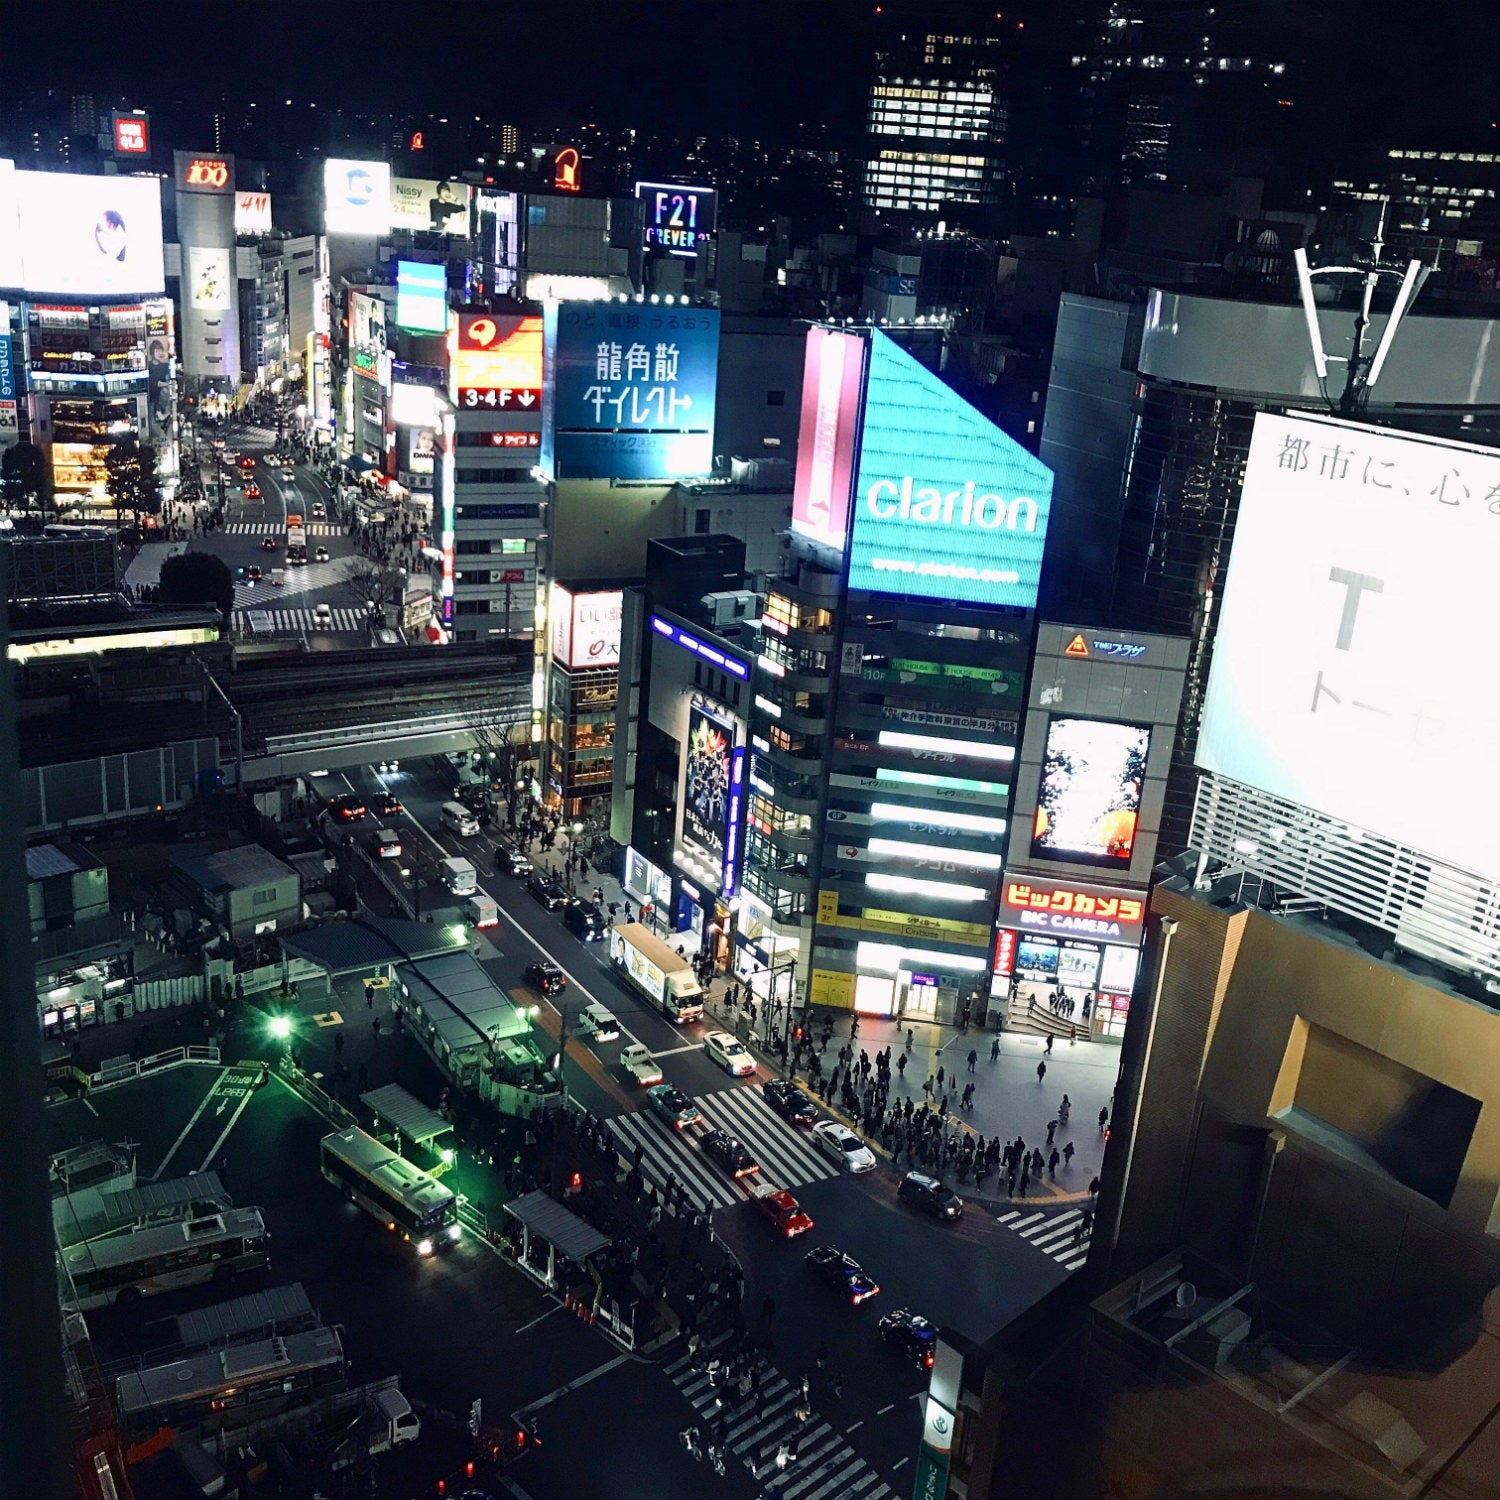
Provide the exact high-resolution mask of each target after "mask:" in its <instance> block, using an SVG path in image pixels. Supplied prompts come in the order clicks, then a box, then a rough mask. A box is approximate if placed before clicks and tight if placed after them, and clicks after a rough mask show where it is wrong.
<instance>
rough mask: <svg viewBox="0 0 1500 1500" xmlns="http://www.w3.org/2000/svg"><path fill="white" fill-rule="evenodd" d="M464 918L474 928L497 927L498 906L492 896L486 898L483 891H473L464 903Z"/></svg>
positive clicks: (498, 923)
mask: <svg viewBox="0 0 1500 1500" xmlns="http://www.w3.org/2000/svg"><path fill="white" fill-rule="evenodd" d="M464 917H465V919H466V920H467V921H469V922H471V923H472V924H473V925H474V926H475V927H498V926H499V925H500V905H499V903H498V902H497V901H496V900H495V898H494V897H493V896H487V895H485V893H484V892H483V891H475V892H474V894H473V895H472V896H470V897H469V899H468V900H467V901H465V902H464Z"/></svg>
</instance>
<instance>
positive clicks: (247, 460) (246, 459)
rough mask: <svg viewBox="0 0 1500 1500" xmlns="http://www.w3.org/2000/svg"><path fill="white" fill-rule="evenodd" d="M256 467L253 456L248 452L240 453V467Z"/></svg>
mask: <svg viewBox="0 0 1500 1500" xmlns="http://www.w3.org/2000/svg"><path fill="white" fill-rule="evenodd" d="M254 467H255V460H254V459H253V458H251V457H250V455H249V454H248V453H242V454H241V455H240V468H242V469H253V468H254Z"/></svg>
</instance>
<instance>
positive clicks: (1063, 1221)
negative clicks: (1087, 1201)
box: [1022, 1209, 1083, 1245]
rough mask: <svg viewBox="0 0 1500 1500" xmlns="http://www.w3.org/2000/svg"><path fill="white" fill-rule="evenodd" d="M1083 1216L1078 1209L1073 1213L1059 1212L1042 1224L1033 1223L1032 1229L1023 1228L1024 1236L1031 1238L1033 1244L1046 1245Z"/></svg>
mask: <svg viewBox="0 0 1500 1500" xmlns="http://www.w3.org/2000/svg"><path fill="white" fill-rule="evenodd" d="M1082 1217H1083V1215H1082V1214H1080V1213H1079V1212H1078V1210H1077V1209H1074V1210H1073V1211H1072V1212H1071V1213H1066V1214H1059V1215H1058V1216H1057V1217H1056V1218H1055V1219H1047V1220H1044V1221H1043V1222H1042V1223H1040V1224H1034V1225H1032V1227H1031V1228H1030V1229H1026V1230H1023V1231H1022V1238H1024V1239H1028V1240H1030V1241H1031V1243H1032V1244H1033V1245H1045V1244H1046V1243H1047V1241H1048V1240H1051V1239H1056V1238H1057V1236H1058V1235H1060V1234H1065V1233H1066V1232H1067V1231H1068V1229H1069V1228H1070V1227H1071V1226H1072V1225H1073V1224H1074V1223H1075V1222H1076V1221H1077V1220H1079V1219H1081V1218H1082Z"/></svg>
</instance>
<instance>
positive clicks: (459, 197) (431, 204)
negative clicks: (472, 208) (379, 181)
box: [391, 177, 469, 236]
mask: <svg viewBox="0 0 1500 1500" xmlns="http://www.w3.org/2000/svg"><path fill="white" fill-rule="evenodd" d="M391 227H392V228H393V229H415V230H418V231H420V232H422V233H425V234H446V235H460V236H461V235H466V234H468V232H469V184H468V183H466V182H450V181H441V180H438V179H436V178H431V177H393V178H392V179H391Z"/></svg>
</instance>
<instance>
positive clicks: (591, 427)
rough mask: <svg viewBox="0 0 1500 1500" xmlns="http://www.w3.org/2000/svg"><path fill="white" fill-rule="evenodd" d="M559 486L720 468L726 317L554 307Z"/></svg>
mask: <svg viewBox="0 0 1500 1500" xmlns="http://www.w3.org/2000/svg"><path fill="white" fill-rule="evenodd" d="M546 330H547V354H548V370H547V375H548V379H547V393H548V398H547V399H548V402H549V406H548V410H547V415H548V417H549V418H550V420H549V421H548V422H547V423H546V428H545V430H546V431H547V432H548V433H549V434H550V440H551V444H552V447H551V448H550V449H549V447H548V441H547V439H546V438H544V440H543V445H542V467H543V470H544V472H547V473H549V474H550V475H551V477H553V478H560V479H615V480H651V479H657V480H670V479H680V478H688V477H692V476H697V475H704V474H708V473H709V472H710V471H711V470H712V468H713V446H714V402H715V399H716V397H717V393H718V380H719V313H718V310H717V309H714V308H693V307H684V308H663V307H642V306H629V305H627V306H623V307H615V306H611V305H608V304H604V305H600V304H595V303H549V304H548V306H547V311H546Z"/></svg>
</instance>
